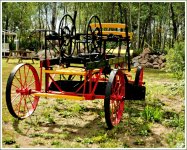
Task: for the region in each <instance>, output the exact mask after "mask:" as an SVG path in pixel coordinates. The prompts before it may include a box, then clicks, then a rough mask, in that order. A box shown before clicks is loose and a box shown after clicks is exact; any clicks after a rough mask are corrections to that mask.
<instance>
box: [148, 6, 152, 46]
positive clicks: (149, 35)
mask: <svg viewBox="0 0 187 150" xmlns="http://www.w3.org/2000/svg"><path fill="white" fill-rule="evenodd" d="M151 21H152V4H151V3H149V34H148V43H149V45H151V46H152V42H151V41H152V32H151Z"/></svg>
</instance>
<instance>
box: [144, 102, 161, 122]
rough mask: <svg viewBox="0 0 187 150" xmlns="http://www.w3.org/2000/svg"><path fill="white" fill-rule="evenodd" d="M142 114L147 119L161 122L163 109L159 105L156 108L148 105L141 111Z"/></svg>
mask: <svg viewBox="0 0 187 150" xmlns="http://www.w3.org/2000/svg"><path fill="white" fill-rule="evenodd" d="M141 116H142V117H143V118H145V119H146V120H147V121H155V122H160V121H161V119H162V111H161V109H160V108H159V107H156V108H155V107H152V106H149V105H147V106H146V107H145V109H144V110H143V112H142V113H141Z"/></svg>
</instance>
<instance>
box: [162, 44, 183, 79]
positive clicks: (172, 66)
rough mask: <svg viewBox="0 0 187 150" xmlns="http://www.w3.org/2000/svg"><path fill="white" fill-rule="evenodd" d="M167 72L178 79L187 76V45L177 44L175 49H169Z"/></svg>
mask: <svg viewBox="0 0 187 150" xmlns="http://www.w3.org/2000/svg"><path fill="white" fill-rule="evenodd" d="M166 60H167V62H166V71H168V72H172V73H173V75H174V77H176V78H178V79H182V78H184V75H185V44H184V42H176V43H175V44H174V48H170V49H168V48H167V55H166Z"/></svg>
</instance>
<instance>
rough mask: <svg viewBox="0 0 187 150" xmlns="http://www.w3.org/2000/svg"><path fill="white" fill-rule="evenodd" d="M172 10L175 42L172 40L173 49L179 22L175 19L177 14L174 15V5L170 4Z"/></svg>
mask: <svg viewBox="0 0 187 150" xmlns="http://www.w3.org/2000/svg"><path fill="white" fill-rule="evenodd" d="M170 10H171V19H172V24H173V40H172V47H173V45H174V42H175V40H176V38H177V23H176V22H177V20H176V18H175V13H174V10H173V5H172V3H170Z"/></svg>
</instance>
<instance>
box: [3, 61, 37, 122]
mask: <svg viewBox="0 0 187 150" xmlns="http://www.w3.org/2000/svg"><path fill="white" fill-rule="evenodd" d="M40 89H41V86H40V83H39V77H38V74H37V71H36V69H35V68H34V67H33V66H32V65H30V64H19V65H17V66H16V67H15V68H14V69H13V70H12V72H11V73H10V76H9V78H8V81H7V86H6V103H7V107H8V110H9V112H10V114H11V115H12V116H13V117H15V118H18V119H24V118H26V117H28V116H30V115H31V114H32V113H33V112H34V110H35V109H36V107H37V104H38V101H39V97H38V96H33V95H31V94H32V93H33V92H35V91H40Z"/></svg>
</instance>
